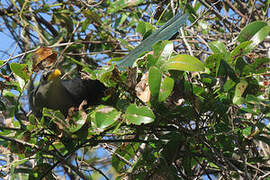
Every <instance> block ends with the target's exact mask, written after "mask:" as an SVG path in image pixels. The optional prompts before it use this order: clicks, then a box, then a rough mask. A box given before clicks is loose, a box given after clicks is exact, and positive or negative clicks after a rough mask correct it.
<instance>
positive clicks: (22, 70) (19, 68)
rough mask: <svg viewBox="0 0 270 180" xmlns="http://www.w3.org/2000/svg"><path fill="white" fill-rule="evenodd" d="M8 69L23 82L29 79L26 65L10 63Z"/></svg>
mask: <svg viewBox="0 0 270 180" xmlns="http://www.w3.org/2000/svg"><path fill="white" fill-rule="evenodd" d="M10 69H11V70H12V72H13V73H14V74H16V75H17V76H19V77H21V78H22V79H23V80H25V81H26V80H28V79H29V78H30V77H29V75H28V74H27V65H26V64H19V63H11V64H10Z"/></svg>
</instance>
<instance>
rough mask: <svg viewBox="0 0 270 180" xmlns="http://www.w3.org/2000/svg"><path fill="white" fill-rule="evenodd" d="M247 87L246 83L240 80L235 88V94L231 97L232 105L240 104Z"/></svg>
mask: <svg viewBox="0 0 270 180" xmlns="http://www.w3.org/2000/svg"><path fill="white" fill-rule="evenodd" d="M247 86H248V82H247V81H245V80H241V81H240V82H239V83H238V84H237V85H236V87H235V94H234V97H233V103H234V104H241V103H242V100H243V99H242V95H243V93H244V92H245V90H246V88H247Z"/></svg>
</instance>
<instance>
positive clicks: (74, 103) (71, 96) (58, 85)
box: [29, 69, 107, 117]
mask: <svg viewBox="0 0 270 180" xmlns="http://www.w3.org/2000/svg"><path fill="white" fill-rule="evenodd" d="M61 74H62V73H61V71H60V70H59V69H53V70H51V71H49V72H47V73H43V75H42V77H41V79H40V82H39V85H38V86H37V87H36V88H32V90H31V91H30V93H29V105H30V108H31V110H32V112H33V114H34V115H35V116H37V117H41V116H42V109H43V108H44V107H46V108H49V109H53V110H60V112H61V113H62V114H63V115H64V116H67V115H68V111H69V109H70V108H71V107H79V105H80V104H81V103H82V101H83V100H86V101H87V105H88V106H91V105H96V104H98V103H99V102H100V101H101V98H102V96H104V92H105V90H106V89H107V88H106V86H105V85H104V84H103V83H101V82H100V81H98V80H91V79H87V80H86V79H82V77H81V76H79V75H77V76H75V77H74V78H73V79H67V80H63V79H61Z"/></svg>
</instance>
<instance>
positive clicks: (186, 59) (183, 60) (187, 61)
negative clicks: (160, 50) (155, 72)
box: [164, 54, 204, 71]
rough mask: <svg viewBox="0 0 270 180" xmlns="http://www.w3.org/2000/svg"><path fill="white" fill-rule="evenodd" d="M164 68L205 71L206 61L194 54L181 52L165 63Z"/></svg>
mask: <svg viewBox="0 0 270 180" xmlns="http://www.w3.org/2000/svg"><path fill="white" fill-rule="evenodd" d="M164 68H165V69H166V70H179V71H203V70H204V63H202V62H201V61H200V60H199V59H197V58H195V57H193V56H190V55H187V54H181V55H177V56H174V57H172V58H171V59H169V61H168V62H166V63H165V64H164Z"/></svg>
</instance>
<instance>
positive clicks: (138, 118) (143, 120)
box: [126, 104, 155, 125]
mask: <svg viewBox="0 0 270 180" xmlns="http://www.w3.org/2000/svg"><path fill="white" fill-rule="evenodd" d="M126 119H127V124H135V125H141V124H149V123H151V122H153V121H154V120H155V115H154V113H153V112H152V110H151V109H149V108H148V107H146V106H142V107H137V106H136V105H135V104H131V105H130V106H129V107H128V108H127V111H126Z"/></svg>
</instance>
